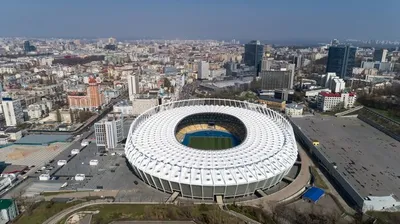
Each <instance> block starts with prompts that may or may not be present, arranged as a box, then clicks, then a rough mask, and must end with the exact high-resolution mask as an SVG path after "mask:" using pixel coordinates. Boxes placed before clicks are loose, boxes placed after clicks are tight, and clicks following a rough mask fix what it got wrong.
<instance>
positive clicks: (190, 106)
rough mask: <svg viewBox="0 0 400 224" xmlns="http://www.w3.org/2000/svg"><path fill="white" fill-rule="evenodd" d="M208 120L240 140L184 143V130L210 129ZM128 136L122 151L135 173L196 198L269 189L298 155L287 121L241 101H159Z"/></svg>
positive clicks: (163, 188) (169, 190)
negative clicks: (216, 145)
mask: <svg viewBox="0 0 400 224" xmlns="http://www.w3.org/2000/svg"><path fill="white" fill-rule="evenodd" d="M204 102H208V103H207V105H205V103H204ZM209 126H211V127H215V129H216V128H218V129H219V130H224V133H226V134H228V133H230V135H234V136H236V138H237V139H238V142H239V144H238V145H236V146H235V147H233V148H232V147H229V148H225V149H224V150H207V149H206V150H204V149H194V148H192V147H190V146H188V143H185V138H186V136H187V134H190V133H193V132H195V133H196V134H198V133H201V132H204V130H205V129H206V130H208V133H209V131H210V129H208V128H209ZM270 133H273V134H270ZM128 136H129V139H127V141H126V142H127V143H126V147H125V155H126V159H127V160H128V161H129V163H130V164H131V165H132V170H133V172H134V174H135V175H137V176H138V177H139V178H140V179H141V180H143V181H144V182H145V183H146V184H148V185H150V186H152V187H154V188H156V189H158V190H160V191H163V192H167V193H174V192H176V193H179V195H181V196H183V197H187V198H195V199H207V200H213V199H214V198H215V197H216V196H221V197H223V198H238V197H243V196H248V195H253V194H254V193H255V191H256V190H266V189H269V188H271V187H272V186H275V185H277V184H278V183H279V182H280V181H281V180H282V178H283V177H284V176H286V175H287V174H288V173H289V171H290V170H291V168H292V167H293V164H294V163H295V162H296V159H297V156H298V150H297V144H296V141H295V136H294V134H293V129H292V127H291V126H290V124H289V121H288V120H287V119H285V118H284V117H283V116H282V115H281V114H279V113H277V112H275V111H273V110H271V109H269V108H267V107H265V106H263V105H259V104H253V103H249V102H245V101H236V100H227V99H204V98H203V99H190V100H185V101H175V102H171V103H167V104H163V105H159V106H158V107H155V108H153V109H151V110H148V111H146V112H145V113H143V114H141V116H139V117H138V118H137V119H136V120H134V121H133V122H132V124H131V128H130V133H129V135H128ZM178 139H179V140H178ZM180 139H182V141H180ZM241 141H246V144H240V142H241ZM138 142H140V143H139V144H138ZM272 151H273V152H275V153H266V152H272Z"/></svg>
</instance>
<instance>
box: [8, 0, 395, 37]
mask: <svg viewBox="0 0 400 224" xmlns="http://www.w3.org/2000/svg"><path fill="white" fill-rule="evenodd" d="M399 9H400V0H379V1H377V0H243V1H238V0H181V1H177V0H158V1H156V0H143V1H137V0H126V1H123V0H107V1H104V0H1V1H0V36H28V37H110V36H114V37H119V38H143V37H154V38H180V39H184V38H196V39H197V38H199V39H204V38H210V39H234V38H236V39H261V40H280V39H282V40H297V39H300V40H325V39H331V38H339V39H343V38H354V39H363V40H366V39H388V40H399V39H400V29H399V28H400V19H399V17H398V10H399Z"/></svg>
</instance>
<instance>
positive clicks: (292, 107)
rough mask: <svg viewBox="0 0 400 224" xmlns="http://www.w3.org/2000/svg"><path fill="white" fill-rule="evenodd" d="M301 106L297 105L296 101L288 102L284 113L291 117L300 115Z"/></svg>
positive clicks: (301, 111) (301, 113)
mask: <svg viewBox="0 0 400 224" xmlns="http://www.w3.org/2000/svg"><path fill="white" fill-rule="evenodd" d="M303 108H304V107H303V106H302V105H299V104H297V103H289V104H286V107H285V114H286V115H287V116H291V117H294V116H301V115H303Z"/></svg>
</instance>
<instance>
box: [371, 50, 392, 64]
mask: <svg viewBox="0 0 400 224" xmlns="http://www.w3.org/2000/svg"><path fill="white" fill-rule="evenodd" d="M387 53H388V50H386V49H379V50H375V51H374V58H373V60H374V61H379V62H386V56H387Z"/></svg>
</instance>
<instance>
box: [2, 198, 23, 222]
mask: <svg viewBox="0 0 400 224" xmlns="http://www.w3.org/2000/svg"><path fill="white" fill-rule="evenodd" d="M18 214H19V212H18V207H17V205H16V203H15V201H14V200H12V199H0V224H6V223H9V222H11V221H12V220H14V219H15V218H16V217H17V216H18Z"/></svg>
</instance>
